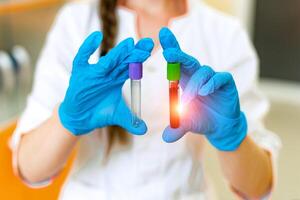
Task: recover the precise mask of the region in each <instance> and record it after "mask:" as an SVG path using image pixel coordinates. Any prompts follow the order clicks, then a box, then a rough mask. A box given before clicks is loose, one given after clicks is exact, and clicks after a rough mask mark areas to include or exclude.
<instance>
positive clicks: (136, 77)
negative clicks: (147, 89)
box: [129, 63, 143, 127]
mask: <svg viewBox="0 0 300 200" xmlns="http://www.w3.org/2000/svg"><path fill="white" fill-rule="evenodd" d="M142 77H143V65H142V63H130V64H129V78H130V87H131V88H130V89H131V111H132V112H133V114H134V115H133V117H132V125H133V126H134V127H138V126H139V124H140V122H141V79H142Z"/></svg>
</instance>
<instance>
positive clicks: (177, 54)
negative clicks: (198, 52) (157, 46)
mask: <svg viewBox="0 0 300 200" xmlns="http://www.w3.org/2000/svg"><path fill="white" fill-rule="evenodd" d="M163 55H164V57H165V59H166V61H167V62H169V63H181V64H182V65H181V70H182V71H183V72H186V73H189V74H192V73H194V72H195V71H196V70H197V69H199V68H200V66H201V65H200V63H199V62H198V60H197V59H195V58H194V57H192V56H190V55H188V54H186V53H184V52H182V51H181V50H179V49H176V48H169V49H166V50H164V52H163Z"/></svg>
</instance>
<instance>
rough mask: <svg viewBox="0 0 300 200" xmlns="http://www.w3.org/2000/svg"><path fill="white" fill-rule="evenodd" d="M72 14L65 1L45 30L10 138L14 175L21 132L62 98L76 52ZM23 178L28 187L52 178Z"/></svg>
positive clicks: (44, 116)
mask: <svg viewBox="0 0 300 200" xmlns="http://www.w3.org/2000/svg"><path fill="white" fill-rule="evenodd" d="M71 18H72V6H70V5H67V6H65V7H64V8H62V9H61V10H60V12H59V14H58V16H57V18H56V20H55V22H54V24H53V26H52V29H51V30H50V32H49V33H48V36H47V39H46V43H45V46H44V48H43V50H42V52H41V55H40V58H39V60H38V63H37V66H36V72H35V78H34V84H33V88H32V91H31V94H30V95H29V96H28V99H27V105H26V108H25V110H24V112H23V114H22V115H21V117H20V118H19V121H18V124H17V128H16V130H15V132H14V134H13V136H12V138H11V141H10V146H11V149H12V150H13V156H14V157H13V167H14V170H15V173H16V174H17V175H20V174H19V173H18V168H17V166H18V163H17V160H18V159H17V157H16V155H17V154H16V152H17V150H18V146H19V142H20V139H21V137H22V135H24V134H26V133H28V132H29V131H31V130H33V129H35V128H37V127H38V126H39V125H40V124H42V123H43V122H44V121H45V120H47V119H48V118H49V117H50V116H51V115H52V112H53V109H54V108H55V106H56V105H57V104H59V103H60V102H61V101H62V99H63V98H64V94H65V91H66V88H67V86H68V81H69V74H70V70H71V67H72V59H73V57H74V55H75V53H76V52H75V51H74V49H76V47H74V48H73V46H74V44H75V45H76V41H75V38H76V30H75V25H74V23H73V22H72V20H71ZM74 32H75V33H74ZM19 177H20V176H19ZM20 178H22V177H20ZM22 180H23V181H24V182H25V183H26V184H27V185H28V186H30V187H41V186H45V185H47V184H49V183H50V182H51V178H49V180H45V181H43V182H41V183H29V182H28V181H26V180H24V178H23V179H22Z"/></svg>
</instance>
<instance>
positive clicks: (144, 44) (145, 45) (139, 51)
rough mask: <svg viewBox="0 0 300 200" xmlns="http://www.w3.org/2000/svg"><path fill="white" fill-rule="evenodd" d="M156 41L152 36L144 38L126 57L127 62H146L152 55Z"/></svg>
mask: <svg viewBox="0 0 300 200" xmlns="http://www.w3.org/2000/svg"><path fill="white" fill-rule="evenodd" d="M153 47H154V42H153V40H152V39H150V38H143V39H141V40H140V41H138V43H137V44H136V45H135V48H134V50H133V51H132V52H131V53H130V55H129V56H128V57H127V58H126V61H125V63H134V62H140V63H143V62H145V61H146V60H147V59H148V58H149V57H150V56H151V52H152V50H153Z"/></svg>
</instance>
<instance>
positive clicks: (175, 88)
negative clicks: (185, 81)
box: [167, 63, 180, 129]
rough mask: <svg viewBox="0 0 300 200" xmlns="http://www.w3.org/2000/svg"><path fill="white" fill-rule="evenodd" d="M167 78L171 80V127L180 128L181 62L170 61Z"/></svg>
mask: <svg viewBox="0 0 300 200" xmlns="http://www.w3.org/2000/svg"><path fill="white" fill-rule="evenodd" d="M167 79H168V80H169V107H170V108H169V109H170V127H171V128H174V129H176V128H179V126H180V115H179V109H178V108H179V80H180V63H168V66H167Z"/></svg>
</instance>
